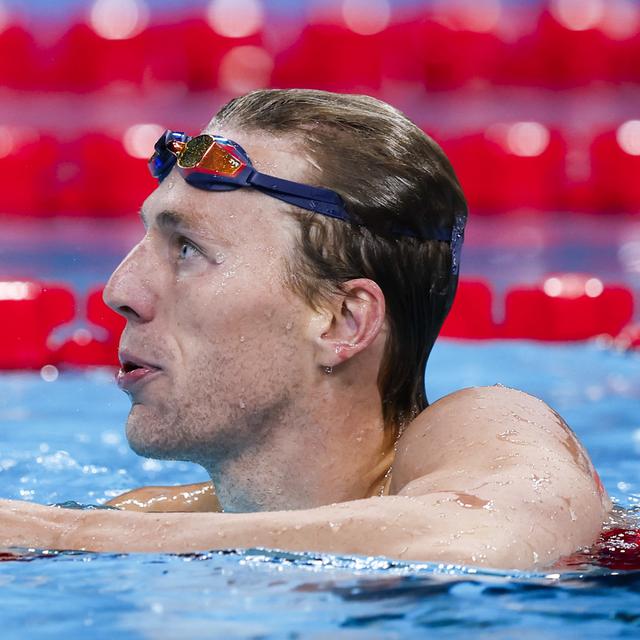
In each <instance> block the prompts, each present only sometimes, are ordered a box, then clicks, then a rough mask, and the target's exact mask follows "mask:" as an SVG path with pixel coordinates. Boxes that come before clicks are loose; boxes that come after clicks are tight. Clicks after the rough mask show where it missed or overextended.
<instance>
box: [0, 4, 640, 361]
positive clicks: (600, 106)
mask: <svg viewBox="0 0 640 640" xmlns="http://www.w3.org/2000/svg"><path fill="white" fill-rule="evenodd" d="M260 87H312V88H319V89H328V90H332V91H343V92H358V93H367V94H369V95H373V96H376V97H379V98H381V99H383V100H386V101H387V102H390V103H391V104H393V105H394V106H396V107H398V108H399V109H401V110H402V111H404V112H405V113H406V114H407V115H408V116H409V117H410V118H411V119H412V120H414V121H415V122H416V123H417V124H418V125H419V126H421V127H422V128H423V129H424V130H425V131H426V132H427V133H429V134H430V135H432V136H433V137H434V138H435V139H436V140H437V141H438V142H439V143H440V144H441V145H442V146H443V147H444V149H445V151H446V152H447V154H448V155H449V157H450V159H451V161H452V163H453V165H454V167H455V169H456V171H457V173H458V176H459V178H460V180H461V182H462V185H463V188H464V190H465V192H466V195H467V198H468V201H469V205H470V210H471V219H470V223H469V228H468V233H467V242H466V246H465V252H464V254H463V268H462V280H463V282H462V284H461V288H460V295H459V299H458V301H457V302H456V308H455V309H454V313H453V314H452V317H451V319H450V321H449V322H448V324H447V326H446V327H445V334H446V335H450V336H454V337H475V338H486V337H502V338H536V339H542V340H577V339H585V338H589V337H593V336H601V335H606V336H609V338H610V339H616V338H619V339H622V341H623V343H622V344H623V346H624V345H630V344H632V343H633V342H634V340H636V342H637V332H636V333H634V331H635V329H634V323H635V322H636V321H637V315H638V312H637V310H636V311H634V299H635V300H637V299H638V295H639V294H640V283H639V275H640V3H639V2H638V1H634V0H548V1H538V0H433V1H422V2H419V1H416V0H324V1H319V0H315V1H314V0H306V1H301V0H211V1H205V0H187V1H184V0H181V1H178V0H153V1H152V0H95V1H94V2H87V1H79V0H57V1H56V2H55V3H52V2H50V1H47V0H31V1H28V2H27V1H22V2H19V1H16V0H0V181H1V182H0V185H1V189H2V197H1V198H0V307H2V311H3V320H2V322H3V324H4V327H5V329H6V328H7V327H8V328H9V329H10V330H9V331H6V330H5V331H4V332H3V335H4V337H0V343H2V342H3V341H4V343H2V344H0V347H2V349H0V352H2V353H3V354H4V355H2V356H0V368H16V367H18V368H20V367H41V366H43V365H46V364H47V363H51V362H56V363H60V362H62V363H64V362H67V363H75V364H82V363H85V362H86V363H102V362H111V361H113V357H114V356H113V348H114V347H113V345H114V340H115V338H114V336H115V335H116V334H117V332H118V331H119V327H120V324H119V322H118V320H117V319H115V318H113V317H111V316H110V315H109V313H108V312H107V311H106V310H105V309H104V308H103V306H102V304H101V302H100V296H99V291H100V288H101V287H102V285H103V284H104V282H105V281H106V278H107V277H108V275H109V273H110V271H111V270H112V269H113V268H114V267H115V266H116V265H117V263H118V261H119V260H120V259H121V258H122V256H123V255H124V254H125V253H126V251H127V250H128V248H130V247H131V246H132V244H133V243H134V242H135V241H136V240H137V239H138V238H139V237H140V235H141V231H142V229H141V226H140V224H139V222H138V219H137V211H138V210H139V207H140V205H141V203H142V201H143V200H144V198H145V197H146V195H147V194H148V193H149V192H150V191H151V189H152V188H153V181H152V179H151V178H150V176H149V175H148V173H147V169H146V164H145V160H146V159H147V158H148V156H149V155H150V154H151V152H152V147H153V143H154V142H155V140H156V139H157V138H158V136H159V135H160V133H161V132H162V131H163V130H164V129H165V128H172V129H176V130H184V131H187V132H190V133H196V132H197V131H198V130H200V129H201V128H202V127H203V126H204V125H205V124H206V123H207V121H208V120H209V119H210V117H211V115H212V114H213V113H214V112H215V111H216V110H217V109H218V108H219V107H220V106H221V105H222V104H223V103H224V102H226V101H227V100H228V99H230V98H231V97H233V96H234V95H237V94H239V93H244V92H246V91H249V90H251V89H255V88H260ZM337 152H339V150H337ZM2 305H4V306H2ZM637 307H638V305H637V304H636V305H635V308H636V309H637ZM52 331H53V333H52ZM16 336H22V338H19V339H17V340H16ZM621 336H622V338H620V337H621ZM634 336H636V337H634ZM34 341H35V342H36V343H39V344H41V348H40V351H38V352H37V353H36V351H37V350H36V351H33V352H31V351H29V349H27V347H26V346H25V345H27V344H31V343H33V342H34ZM12 345H13V346H12ZM16 345H17V346H16ZM42 345H44V346H42ZM101 345H102V346H101ZM103 347H104V349H103ZM12 354H13V355H12Z"/></svg>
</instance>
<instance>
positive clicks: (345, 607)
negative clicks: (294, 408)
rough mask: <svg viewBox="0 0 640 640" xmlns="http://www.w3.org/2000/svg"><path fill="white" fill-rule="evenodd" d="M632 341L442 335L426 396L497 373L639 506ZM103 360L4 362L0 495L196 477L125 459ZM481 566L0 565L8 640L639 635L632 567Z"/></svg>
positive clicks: (356, 560) (57, 495)
mask: <svg viewBox="0 0 640 640" xmlns="http://www.w3.org/2000/svg"><path fill="white" fill-rule="evenodd" d="M639 365H640V354H621V353H616V352H613V351H610V350H605V349H602V348H600V347H599V346H598V345H596V344H577V345H552V346H551V345H541V344H532V343H526V342H513V343H503V342H493V343H492V342H484V343H469V342H459V343H457V342H452V341H448V342H442V343H441V344H439V345H438V346H437V347H436V349H435V351H434V353H433V356H432V359H431V361H430V363H429V367H428V380H429V382H428V390H429V396H430V398H431V399H432V400H435V399H436V398H438V397H440V396H442V395H444V394H446V393H448V392H450V391H452V390H454V389H458V388H460V387H464V386H468V385H472V384H494V383H496V382H500V383H502V384H505V385H508V386H515V387H519V388H522V389H524V390H526V391H529V392H531V393H534V394H536V395H538V396H540V397H542V398H543V399H545V400H546V401H547V402H549V403H550V404H551V405H552V406H554V408H556V409H558V410H559V411H560V412H561V413H562V414H563V416H564V417H565V418H566V419H567V421H568V422H569V424H570V425H571V426H572V427H573V428H574V429H575V431H576V432H577V433H578V435H579V437H580V438H581V440H582V441H583V442H584V443H585V445H586V447H587V449H588V450H589V452H590V454H591V456H592V458H593V460H594V463H595V464H596V467H597V468H598V470H599V472H600V474H601V477H602V481H603V482H604V484H605V486H606V487H607V490H608V491H609V493H610V494H611V495H612V496H613V498H614V500H615V501H616V502H617V503H618V504H619V505H621V506H623V507H627V508H629V507H634V506H637V505H638V504H639V502H640V472H639V471H638V469H639V467H638V459H639V457H640V418H639V417H638V411H637V407H638V400H639V399H640V366H639ZM127 410H128V401H127V399H126V397H125V396H124V395H122V394H121V393H120V392H119V391H118V390H117V389H116V388H115V386H114V384H113V381H112V373H111V372H107V371H94V372H91V373H82V372H62V373H61V375H60V377H59V378H58V379H57V380H55V381H54V382H45V381H44V380H43V379H42V378H41V377H40V376H39V375H37V374H25V373H23V374H2V375H0V482H1V486H2V490H1V494H2V496H3V497H9V498H16V499H23V500H25V499H26V500H34V501H36V502H41V503H54V502H62V501H65V500H76V501H77V502H80V503H84V504H89V503H92V504H100V503H103V502H104V501H106V500H107V499H109V498H110V497H111V496H113V495H115V494H117V493H120V492H121V491H124V490H127V489H129V488H132V487H134V486H139V485H143V484H164V483H166V484H175V483H182V482H197V481H201V480H205V479H206V475H205V474H204V472H203V471H202V470H201V469H199V468H198V467H196V466H194V465H188V464H186V463H172V462H164V461H163V462H158V461H152V460H145V459H142V458H138V457H137V456H135V455H134V454H133V453H132V452H131V451H130V450H129V449H128V447H127V445H126V441H125V439H124V436H123V429H122V425H123V422H124V419H125V416H126V414H127ZM578 568H579V571H573V572H570V573H562V572H560V571H557V570H553V569H552V570H549V571H548V572H546V573H541V574H527V573H511V574H505V573H501V572H476V571H475V570H474V569H473V568H463V567H451V566H442V565H436V564H429V563H419V564H410V563H409V564H407V563H394V562H390V561H387V560H385V559H384V558H364V557H352V558H348V557H338V556H331V555H319V554H297V553H296V554H289V553H280V552H268V551H264V550H247V551H239V552H227V553H225V552H211V553H203V554H199V555H188V556H172V555H146V554H134V555H109V554H69V553H67V554H50V555H45V556H42V554H31V555H30V556H29V555H28V556H26V557H25V559H24V561H20V562H0V589H1V593H2V598H0V620H2V623H3V625H2V626H3V631H2V638H3V639H12V638H27V637H28V638H30V639H31V638H60V637H65V638H68V639H71V638H80V637H82V638H85V637H91V638H113V637H114V636H116V635H117V634H120V635H123V636H124V637H127V638H129V637H130V638H176V637H187V638H191V637H206V638H330V637H331V638H333V637H334V636H335V635H336V634H338V635H339V637H340V638H412V637H420V638H422V637H443V638H447V637H459V636H461V635H463V634H468V633H473V634H474V636H477V637H487V638H489V637H490V638H513V637H518V638H520V637H525V638H526V637H536V638H539V637H544V638H556V637H557V638H563V639H564V638H566V636H567V634H570V635H571V636H572V637H573V636H575V637H585V638H586V637H592V638H607V637H620V638H623V637H636V636H637V635H638V634H639V633H640V573H639V572H635V571H631V572H622V571H618V572H616V571H611V570H609V569H606V568H602V567H600V568H598V567H593V566H583V567H578Z"/></svg>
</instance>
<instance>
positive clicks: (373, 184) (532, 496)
mask: <svg viewBox="0 0 640 640" xmlns="http://www.w3.org/2000/svg"><path fill="white" fill-rule="evenodd" d="M249 158H250V160H249ZM251 165H253V169H252V168H251ZM151 169H152V172H153V173H154V175H155V176H156V177H157V178H158V179H159V181H160V183H159V186H158V188H157V189H156V190H155V191H154V193H153V194H151V196H150V197H149V198H148V199H147V201H146V202H145V204H144V206H143V208H142V219H143V222H144V225H145V228H146V235H145V236H144V239H143V240H142V241H141V242H140V243H139V244H138V245H137V246H136V247H135V248H134V249H133V250H132V252H131V253H130V254H129V255H128V256H127V258H125V260H124V261H123V263H122V264H121V265H120V267H119V268H118V269H117V271H116V272H115V273H114V274H113V276H112V278H111V280H110V282H109V284H108V286H107V288H106V291H105V299H106V301H107V302H108V304H109V305H110V306H111V307H112V308H113V309H115V310H116V311H117V312H118V313H120V314H121V315H123V316H124V317H125V318H126V320H127V326H126V328H125V330H124V333H123V335H122V339H121V347H120V358H121V362H122V369H121V371H120V374H119V383H120V385H121V387H122V388H123V389H124V390H125V391H126V392H127V393H128V394H129V395H130V396H131V401H132V407H131V412H130V415H129V418H128V421H127V437H128V439H129V442H130V444H131V446H132V447H133V449H134V450H135V451H137V452H138V453H140V454H142V455H146V456H151V457H156V458H167V459H180V460H189V461H193V462H197V463H199V464H200V465H202V466H203V467H204V468H206V469H207V471H208V472H209V474H210V476H211V480H212V484H210V485H204V486H198V487H184V488H149V489H142V490H139V491H137V492H132V493H130V494H127V495H125V496H123V497H121V498H119V499H116V500H115V501H114V502H113V504H115V505H116V506H119V507H121V508H122V510H121V511H84V512H77V511H69V510H64V509H55V508H51V507H43V506H38V505H24V504H20V503H14V502H4V503H3V504H2V510H1V512H0V513H1V517H0V542H1V543H2V546H5V547H7V546H29V547H52V548H61V549H88V550H97V551H101V550H104V551H169V552H187V551H195V550H205V549H216V548H236V547H270V548H279V549H286V550H311V551H324V552H335V553H355V554H365V555H384V556H390V557H393V558H400V559H406V560H431V561H442V562H452V563H464V564H475V565H487V566H492V567H504V568H534V567H543V566H549V565H551V564H553V563H554V562H555V561H557V560H558V559H559V558H560V557H562V556H563V555H566V554H569V553H571V552H573V551H575V550H576V549H578V548H580V547H582V546H586V545H590V544H591V543H593V542H594V541H595V540H596V538H597V537H598V535H599V533H600V530H601V526H602V522H603V520H604V518H605V516H606V514H607V512H608V510H609V509H610V502H609V499H608V497H607V495H606V493H605V492H604V490H603V488H602V486H601V485H600V483H599V480H598V478H597V475H596V473H595V471H594V469H593V466H592V465H591V463H590V461H589V459H588V456H587V454H586V453H585V451H584V449H583V448H582V446H581V445H580V444H579V442H578V441H577V440H576V438H575V436H574V435H573V433H572V432H571V430H570V429H569V428H568V427H567V425H566V424H565V423H564V422H563V420H562V419H561V418H560V417H559V416H558V415H557V414H556V413H555V412H554V411H553V410H551V409H550V408H549V407H548V406H546V405H545V404H544V403H543V402H541V401H540V400H537V399H535V398H533V397H531V396H528V395H526V394H524V393H521V392H518V391H515V390H511V389H506V388H503V387H491V388H479V389H465V390H462V391H459V392H457V393H454V394H452V395H450V396H447V397H446V398H443V399H441V400H439V401H438V402H436V403H435V404H433V405H432V406H429V407H428V408H427V400H426V397H425V394H424V380H423V376H424V367H425V364H426V360H427V357H428V355H429V352H430V350H431V347H432V345H433V343H434V341H435V338H436V336H437V333H438V331H439V329H440V327H441V325H442V322H443V321H444V318H445V316H446V313H447V311H448V310H449V308H450V306H451V302H452V300H453V296H454V293H455V288H456V284H457V277H458V266H459V250H460V244H461V241H462V230H463V224H464V220H465V218H466V204H465V201H464V197H463V194H462V192H461V190H460V187H459V185H458V182H457V180H456V178H455V175H454V172H453V170H452V168H451V166H450V164H449V162H448V161H447V159H446V158H445V156H444V154H443V153H442V151H441V150H440V148H439V147H438V146H437V145H436V144H435V143H434V142H433V141H432V140H430V139H429V138H428V137H427V136H425V135H424V134H423V133H422V132H421V131H420V130H419V129H418V128H417V127H416V126H415V125H413V124H412V123H411V122H409V121H408V120H407V119H406V118H405V117H404V116H403V115H401V114H400V113H399V112H398V111H396V110H395V109H393V108H392V107H390V106H388V105H386V104H384V103H381V102H379V101H377V100H374V99H372V98H368V97H364V96H341V95H335V94H329V93H323V92H318V91H306V90H290V91H275V90H273V91H257V92H254V93H251V94H249V95H247V96H244V97H241V98H238V99H236V100H233V101H231V102H230V103H229V104H228V105H226V106H225V107H223V108H222V109H221V111H220V112H219V113H218V114H217V115H216V116H215V117H214V119H213V120H212V122H211V123H210V124H209V125H208V126H207V128H206V129H205V131H204V133H203V134H202V135H200V136H197V137H196V138H194V139H189V138H188V136H185V135H183V134H178V133H172V132H167V134H166V135H165V136H163V137H162V138H161V140H160V141H159V142H158V145H156V154H155V155H154V158H153V159H152V162H151ZM452 366H455V364H454V363H452ZM214 488H215V489H214ZM136 510H138V511H140V510H141V511H155V513H139V512H136ZM200 510H201V511H218V512H219V513H192V512H193V511H200ZM159 511H166V512H169V511H178V512H174V513H158V512H159ZM189 512H191V513H189Z"/></svg>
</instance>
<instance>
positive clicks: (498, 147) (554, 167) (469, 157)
mask: <svg viewBox="0 0 640 640" xmlns="http://www.w3.org/2000/svg"><path fill="white" fill-rule="evenodd" d="M517 127H520V129H516V128H517ZM526 127H529V128H530V129H531V131H530V132H529V133H527V131H528V130H527V128H526ZM518 132H520V133H518ZM529 135H530V137H531V136H532V137H533V138H535V137H536V136H538V137H540V138H541V139H540V140H538V142H536V140H535V139H533V140H529V141H528V138H527V136H529ZM520 138H521V140H520V141H519V139H520ZM545 140H546V144H544V142H545ZM538 143H539V145H540V146H539V148H538V150H539V153H536V155H526V154H527V153H532V152H534V151H536V148H535V145H536V144H538ZM530 144H533V145H534V146H529V147H527V145H530ZM442 146H443V148H444V150H445V152H446V153H447V155H448V157H449V159H450V161H451V163H452V165H453V168H454V170H455V172H456V174H457V176H458V178H459V180H460V183H461V185H462V188H463V190H464V192H465V195H466V197H467V199H468V202H469V206H470V208H471V209H472V210H473V211H474V212H480V213H482V212H489V213H493V212H501V211H510V210H514V209H522V208H534V209H540V210H554V209H557V208H558V205H559V203H560V202H561V201H562V192H563V187H564V174H565V155H566V149H565V143H564V141H563V140H562V138H561V137H560V135H559V134H558V133H556V132H553V131H548V130H547V129H546V127H544V126H542V125H540V124H538V123H512V124H509V125H496V126H494V127H492V128H490V129H488V130H487V131H486V132H485V133H484V134H472V135H467V136H463V137H461V138H458V139H451V140H444V141H442Z"/></svg>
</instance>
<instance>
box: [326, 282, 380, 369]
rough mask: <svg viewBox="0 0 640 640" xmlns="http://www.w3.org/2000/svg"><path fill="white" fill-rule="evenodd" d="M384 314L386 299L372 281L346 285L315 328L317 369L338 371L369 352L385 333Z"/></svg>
mask: <svg viewBox="0 0 640 640" xmlns="http://www.w3.org/2000/svg"><path fill="white" fill-rule="evenodd" d="M385 313H386V308H385V301H384V295H383V293H382V290H381V289H380V287H379V286H378V285H377V284H376V283H375V282H374V281H373V280H369V279H368V278H359V279H356V280H348V281H347V282H345V283H343V285H342V292H341V293H338V294H336V295H335V296H334V297H333V298H332V301H331V303H326V304H325V305H323V308H322V310H321V311H320V312H319V316H318V320H319V322H318V323H317V324H315V327H316V328H315V332H316V335H315V336H314V340H315V344H316V354H317V362H318V365H319V366H322V367H335V366H337V365H339V364H340V363H341V362H344V361H345V360H349V359H350V358H353V356H355V355H357V354H358V353H360V352H361V351H363V350H364V349H366V348H367V347H368V346H369V345H370V344H371V343H372V342H373V341H374V340H375V339H376V337H377V336H378V334H379V333H380V331H381V330H382V329H383V327H384V321H385Z"/></svg>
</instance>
